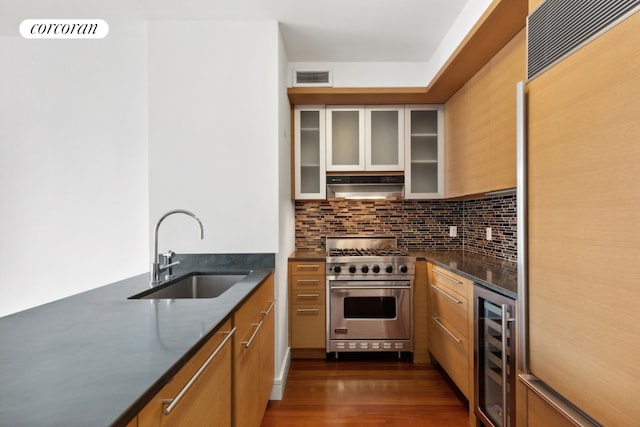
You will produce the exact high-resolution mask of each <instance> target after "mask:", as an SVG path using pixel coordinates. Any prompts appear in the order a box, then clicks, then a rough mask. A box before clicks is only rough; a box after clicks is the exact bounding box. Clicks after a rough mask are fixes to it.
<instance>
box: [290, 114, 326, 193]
mask: <svg viewBox="0 0 640 427" xmlns="http://www.w3.org/2000/svg"><path fill="white" fill-rule="evenodd" d="M294 131H295V136H294V153H295V165H294V175H295V184H294V186H295V198H296V199H325V198H326V184H325V181H326V166H325V109H324V107H323V106H320V107H313V106H304V107H295V109H294Z"/></svg>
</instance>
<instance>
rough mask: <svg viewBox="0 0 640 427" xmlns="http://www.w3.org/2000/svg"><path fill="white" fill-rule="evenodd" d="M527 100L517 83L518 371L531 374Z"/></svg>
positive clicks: (523, 86)
mask: <svg viewBox="0 0 640 427" xmlns="http://www.w3.org/2000/svg"><path fill="white" fill-rule="evenodd" d="M526 101H527V99H526V86H525V82H518V83H517V84H516V184H517V185H516V218H517V221H516V222H517V225H516V237H517V238H516V242H517V245H516V246H517V253H518V258H517V266H518V273H517V277H518V299H517V301H516V304H517V305H518V306H517V315H518V325H517V328H518V339H517V341H516V343H517V346H518V370H519V371H521V372H524V373H528V372H529V348H528V346H529V345H528V337H527V335H528V334H529V331H528V329H529V326H528V323H529V320H528V317H529V314H528V310H529V308H528V302H527V300H528V292H529V291H528V289H527V288H528V285H527V275H528V272H527V269H528V265H527V257H528V254H527V251H528V248H527V242H528V240H527V221H528V220H527V192H528V189H527V185H528V183H527V102H526Z"/></svg>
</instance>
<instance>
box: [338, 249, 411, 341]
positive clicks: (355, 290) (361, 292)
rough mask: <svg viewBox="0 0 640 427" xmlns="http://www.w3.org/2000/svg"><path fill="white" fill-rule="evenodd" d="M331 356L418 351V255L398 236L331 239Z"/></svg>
mask: <svg viewBox="0 0 640 427" xmlns="http://www.w3.org/2000/svg"><path fill="white" fill-rule="evenodd" d="M326 248H327V259H326V261H327V262H326V264H327V272H326V276H327V334H326V335H327V346H326V351H327V353H330V352H336V353H338V352H343V351H394V352H395V351H397V352H399V353H400V352H412V351H413V320H412V319H413V315H412V310H413V303H412V299H413V278H414V276H415V262H416V260H415V257H411V256H409V254H408V253H407V251H406V250H403V249H399V248H398V247H397V240H396V238H395V237H389V236H364V237H363V236H341V237H327V238H326Z"/></svg>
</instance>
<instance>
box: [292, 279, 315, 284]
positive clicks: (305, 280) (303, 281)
mask: <svg viewBox="0 0 640 427" xmlns="http://www.w3.org/2000/svg"><path fill="white" fill-rule="evenodd" d="M297 282H298V283H318V282H320V280H318V279H298V280H297Z"/></svg>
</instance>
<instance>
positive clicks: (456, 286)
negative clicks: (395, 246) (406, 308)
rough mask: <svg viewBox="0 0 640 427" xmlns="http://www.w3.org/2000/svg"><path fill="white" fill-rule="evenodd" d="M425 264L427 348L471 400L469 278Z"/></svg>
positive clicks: (471, 322) (471, 339)
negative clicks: (427, 318)
mask: <svg viewBox="0 0 640 427" xmlns="http://www.w3.org/2000/svg"><path fill="white" fill-rule="evenodd" d="M429 267H430V268H429V270H428V273H429V308H430V310H429V351H430V352H431V354H432V356H433V358H434V359H435V360H436V361H437V362H438V364H440V366H442V367H443V368H444V370H445V371H446V372H447V374H448V375H449V377H451V379H452V380H453V382H454V383H455V384H456V385H457V386H458V388H459V389H460V391H461V392H462V393H463V394H464V395H465V396H466V397H467V399H469V402H473V392H474V390H473V384H474V383H473V282H471V281H470V280H468V279H465V278H463V277H461V276H459V275H457V274H454V273H452V272H450V271H449V270H446V269H444V268H441V267H438V266H435V265H432V264H429Z"/></svg>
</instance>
